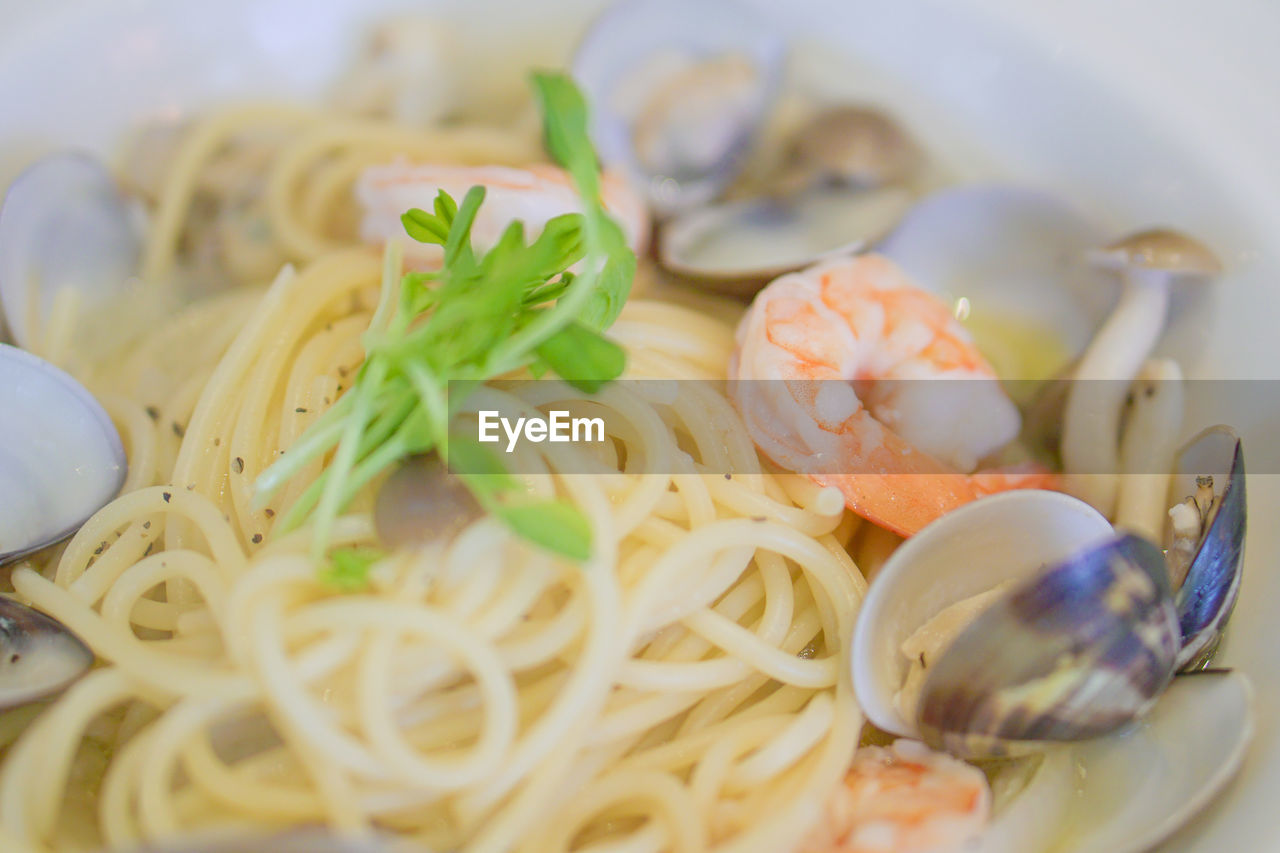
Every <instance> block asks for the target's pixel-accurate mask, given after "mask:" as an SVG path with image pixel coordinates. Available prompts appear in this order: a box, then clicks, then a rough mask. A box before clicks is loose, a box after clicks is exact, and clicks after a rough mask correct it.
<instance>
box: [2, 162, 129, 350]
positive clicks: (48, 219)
mask: <svg viewBox="0 0 1280 853" xmlns="http://www.w3.org/2000/svg"><path fill="white" fill-rule="evenodd" d="M138 220H139V214H138V211H137V208H136V207H135V206H134V205H132V204H131V203H130V202H129V201H128V200H127V199H125V198H124V197H123V196H121V194H120V192H119V189H118V188H117V186H116V183H115V180H114V179H113V178H112V177H111V173H110V172H108V171H107V170H106V168H105V167H104V166H103V165H102V164H101V163H100V162H98V160H97V159H95V158H94V157H92V156H91V155H89V154H83V153H79V152H63V153H60V154H52V155H50V156H48V157H44V158H42V159H40V160H38V161H36V162H35V163H33V164H32V165H31V166H29V167H27V169H26V170H25V171H24V172H22V174H20V175H18V177H17V178H16V179H14V181H13V183H12V184H11V185H10V186H9V190H8V192H7V193H6V194H5V197H4V205H3V207H0V308H3V310H4V318H5V324H6V325H7V326H8V327H9V331H10V332H11V333H12V335H13V339H14V341H16V342H17V343H18V344H19V345H20V346H24V347H29V346H31V345H32V343H33V341H34V339H35V338H36V336H37V335H38V334H39V328H38V324H39V323H40V322H42V320H43V319H44V318H46V317H48V315H49V312H50V310H51V309H52V307H53V301H54V298H55V297H56V296H57V294H58V291H59V290H61V289H63V288H71V289H74V290H76V291H78V293H77V295H78V297H79V300H80V308H81V309H82V310H84V309H91V308H92V306H94V305H100V304H102V302H103V301H104V300H106V299H109V298H110V297H111V296H112V295H114V294H116V293H118V292H119V291H120V289H121V287H122V285H124V283H125V282H126V281H127V280H128V279H129V277H130V276H132V275H133V274H134V272H135V270H136V269H137V265H138V258H139V257H140V255H141V251H142V249H141V241H140V239H139V231H140V228H139V221H138ZM33 320H34V321H35V322H36V324H37V328H29V326H30V325H31V321H33Z"/></svg>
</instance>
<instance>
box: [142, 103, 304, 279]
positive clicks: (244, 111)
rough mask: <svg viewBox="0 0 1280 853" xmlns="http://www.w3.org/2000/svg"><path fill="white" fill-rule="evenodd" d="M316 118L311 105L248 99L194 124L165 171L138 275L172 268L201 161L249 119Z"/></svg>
mask: <svg viewBox="0 0 1280 853" xmlns="http://www.w3.org/2000/svg"><path fill="white" fill-rule="evenodd" d="M317 118H319V114H318V113H316V112H315V111H314V110H310V109H306V108H303V107H299V106H297V105H295V104H286V103H271V104H249V105H243V106H237V107H233V108H231V109H227V110H224V111H222V112H219V113H214V114H212V115H210V116H208V117H207V118H205V119H204V120H203V121H201V122H200V123H199V124H198V125H197V126H196V127H195V128H193V129H192V131H191V132H190V133H189V134H188V135H187V136H186V138H185V139H184V140H183V142H182V144H181V146H180V147H179V148H178V151H177V154H176V155H175V156H174V159H173V163H172V164H171V165H170V166H169V169H168V172H167V174H166V175H165V181H164V191H163V192H162V194H161V196H160V202H159V204H158V206H157V209H156V212H155V215H154V217H153V218H152V221H151V227H150V229H149V231H148V238H147V243H146V246H145V248H144V249H143V255H142V277H143V278H144V279H146V280H148V281H155V280H157V279H160V278H163V277H164V276H166V275H168V274H169V272H170V271H171V270H172V268H173V262H174V256H175V254H176V252H177V243H178V235H179V234H180V233H181V230H182V221H183V218H184V217H185V216H186V214H187V211H188V209H189V208H190V207H191V201H192V199H193V197H194V196H195V190H196V185H197V183H198V182H199V180H200V167H201V166H202V165H203V164H204V163H206V162H207V161H208V159H209V158H210V157H211V156H212V155H213V153H214V152H215V151H217V150H218V149H219V148H221V147H222V146H223V145H225V144H226V143H227V142H228V140H230V139H231V138H232V137H233V136H235V135H236V134H237V133H240V132H242V131H243V130H244V129H245V128H247V127H250V126H253V125H261V124H268V125H279V124H284V125H286V126H287V125H298V124H302V123H304V122H308V121H315V120H316V119H317Z"/></svg>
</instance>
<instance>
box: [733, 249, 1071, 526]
mask: <svg viewBox="0 0 1280 853" xmlns="http://www.w3.org/2000/svg"><path fill="white" fill-rule="evenodd" d="M729 374H730V378H731V379H736V380H783V381H772V382H758V381H752V382H747V381H738V382H733V383H731V386H730V393H731V394H732V395H733V398H734V402H735V404H736V405H737V407H738V409H739V411H740V412H741V414H742V416H743V419H744V420H745V421H746V424H747V428H748V429H749V430H750V432H751V436H752V438H753V439H754V440H755V442H756V445H757V446H758V447H759V448H760V449H761V451H763V452H764V453H765V455H767V456H769V457H770V458H771V459H772V460H773V461H774V462H776V463H777V464H779V465H781V466H782V467H784V468H787V469H788V470H791V471H797V472H801V473H804V474H807V475H809V476H810V477H811V478H812V479H813V480H814V481H815V482H817V483H819V484H820V485H824V486H827V485H830V486H835V487H836V488H838V489H839V490H840V491H841V493H842V494H843V495H844V497H845V503H846V504H847V505H848V506H849V508H850V509H852V510H853V511H854V512H856V513H858V514H859V515H861V516H862V517H864V518H867V519H869V520H871V521H873V522H875V523H876V524H879V525H880V526H881V527H885V528H888V529H889V530H892V531H893V532H895V533H898V534H900V535H903V536H909V535H911V534H912V533H915V532H916V531H917V530H919V529H920V528H921V527H923V526H924V525H926V524H928V523H929V522H930V521H932V520H933V519H935V518H937V517H938V516H940V515H942V514H943V513H945V512H948V511H950V510H952V509H954V508H956V507H957V506H960V505H961V504H964V503H967V502H968V501H971V500H974V499H975V498H978V497H981V496H983V495H986V494H990V493H992V492H997V491H1003V490H1005V489H1016V488H1050V487H1053V486H1054V485H1055V483H1056V478H1055V477H1053V476H1052V475H1050V474H1048V473H1047V472H1044V471H1041V470H1038V469H1032V468H1029V467H1027V468H1012V469H997V470H990V471H981V472H978V473H968V472H971V471H973V470H974V468H975V467H976V466H977V464H978V461H979V460H980V459H982V458H983V457H985V456H987V455H989V454H990V453H992V452H994V451H996V450H998V449H999V448H1001V447H1003V446H1004V445H1005V444H1006V443H1008V442H1009V440H1010V439H1012V438H1013V437H1014V436H1015V435H1017V433H1018V428H1019V417H1018V411H1017V409H1016V408H1015V407H1014V405H1013V403H1012V402H1011V401H1010V400H1009V398H1008V397H1007V396H1006V395H1005V393H1004V391H1003V390H1001V388H1000V386H999V384H998V383H997V382H996V381H995V372H994V371H993V370H992V369H991V366H990V365H989V364H987V362H986V360H985V359H984V358H983V357H982V354H981V353H979V352H978V349H977V347H976V346H974V343H973V341H972V339H971V338H970V337H969V335H968V333H967V332H966V331H965V330H964V328H963V327H962V326H961V325H960V323H959V322H958V321H957V320H956V319H955V318H954V317H953V316H952V315H951V313H950V312H949V311H948V310H947V306H946V305H945V304H944V303H943V302H942V301H941V300H939V299H938V298H937V297H935V296H933V295H932V294H930V293H927V292H926V291H924V290H921V289H920V288H918V287H916V286H915V285H914V284H912V283H911V281H910V280H909V279H908V278H907V277H906V275H905V274H904V273H903V272H902V271H901V270H900V269H898V267H897V266H895V265H894V264H893V263H892V262H891V261H889V260H888V259H887V258H883V257H880V256H878V255H862V256H859V257H853V258H836V259H833V260H829V261H824V262H822V263H819V264H817V265H815V266H813V267H810V268H809V269H807V270H804V271H802V272H798V273H791V274H788V275H784V276H782V277H780V278H778V279H775V280H774V281H773V282H772V283H770V284H769V285H768V286H767V287H765V288H764V289H763V290H762V291H760V293H759V294H757V295H756V298H755V301H754V302H753V303H752V305H751V308H750V309H748V311H747V314H746V315H745V316H744V317H743V320H742V322H741V324H740V325H739V326H738V333H737V349H736V350H735V353H734V356H733V362H732V364H731V365H730V369H729ZM942 379H947V380H951V379H963V380H984V381H963V382H939V381H902V380H942ZM824 380H834V381H824ZM903 475H912V476H903Z"/></svg>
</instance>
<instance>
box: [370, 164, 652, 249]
mask: <svg viewBox="0 0 1280 853" xmlns="http://www.w3.org/2000/svg"><path fill="white" fill-rule="evenodd" d="M476 185H481V186H483V187H484V188H485V190H486V193H485V200H484V203H483V204H482V205H480V210H479V212H478V213H477V215H476V220H475V224H474V225H473V226H472V228H471V239H472V243H473V245H475V246H476V248H478V249H487V248H490V247H491V246H493V245H494V244H495V243H497V242H498V238H499V237H501V236H502V232H503V230H504V229H505V228H506V227H507V225H508V224H509V223H511V222H512V221H513V220H516V219H519V220H521V221H522V222H524V225H525V239H532V238H533V237H534V236H535V235H536V234H538V233H539V232H540V231H541V230H542V227H543V226H544V225H546V224H547V221H548V220H550V219H552V218H554V217H556V216H559V215H560V214H562V213H572V212H574V211H577V210H581V209H582V203H581V201H580V199H579V198H578V194H577V192H576V191H575V190H574V188H573V184H572V182H571V181H570V179H569V176H568V174H566V173H565V171H564V170H563V169H558V168H556V167H555V166H547V165H534V166H528V167H525V168H519V169H516V168H512V167H508V166H442V165H411V164H409V163H405V162H399V163H393V164H391V165H389V166H372V167H370V168H368V169H365V171H364V172H363V173H362V174H361V176H360V179H359V180H358V181H357V182H356V190H355V191H356V199H357V200H358V201H359V202H360V205H361V207H362V208H363V210H364V218H363V220H362V221H361V224H360V236H361V238H362V239H364V240H365V241H367V242H371V243H381V242H383V241H385V240H387V239H388V238H391V237H402V236H403V235H404V227H403V226H402V225H401V223H400V215H401V214H402V213H404V212H405V211H406V210H408V209H409V208H411V207H420V208H423V209H425V210H430V209H431V206H432V204H434V202H435V197H436V193H437V192H438V191H440V190H444V191H445V192H447V193H449V195H451V196H453V197H454V199H455V200H456V201H459V202H461V201H462V197H463V196H464V195H466V193H467V190H469V189H471V187H473V186H476ZM601 195H602V196H603V201H604V206H605V209H606V210H608V211H609V213H610V214H611V215H612V216H613V217H614V218H615V219H616V220H617V221H618V224H619V225H620V226H621V227H622V230H623V233H624V234H625V235H626V238H627V244H628V245H629V246H631V248H632V249H635V250H636V252H637V253H638V252H640V251H641V250H642V249H643V248H644V245H645V244H646V243H647V241H648V238H649V214H648V211H647V209H646V208H645V205H644V202H643V201H642V200H641V198H640V196H639V195H637V194H636V193H635V192H634V191H633V190H632V189H631V188H630V186H629V185H628V184H627V183H626V181H625V180H624V179H622V178H621V177H619V176H618V175H616V174H613V173H610V172H606V173H605V174H604V176H603V178H602V180H601ZM440 257H441V250H440V248H439V247H438V246H428V245H424V244H420V243H416V244H413V245H412V246H411V247H409V251H407V252H406V258H407V260H409V262H410V263H412V264H415V265H431V264H434V263H438V262H439V258H440Z"/></svg>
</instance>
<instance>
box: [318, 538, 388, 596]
mask: <svg viewBox="0 0 1280 853" xmlns="http://www.w3.org/2000/svg"><path fill="white" fill-rule="evenodd" d="M385 556H386V554H385V553H383V552H382V551H380V550H378V549H377V548H335V549H334V550H333V551H332V552H331V553H330V554H329V564H328V565H327V566H326V567H325V568H324V569H323V570H322V571H321V572H320V580H321V582H322V583H324V584H326V585H327V586H331V587H333V588H335V589H337V590H339V591H341V592H357V591H359V590H361V589H364V588H365V587H367V586H368V585H369V570H370V569H371V568H372V567H373V564H374V563H376V562H378V561H379V560H381V559H382V558H383V557H385Z"/></svg>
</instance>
